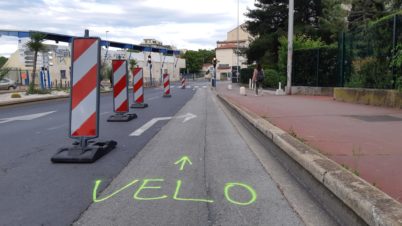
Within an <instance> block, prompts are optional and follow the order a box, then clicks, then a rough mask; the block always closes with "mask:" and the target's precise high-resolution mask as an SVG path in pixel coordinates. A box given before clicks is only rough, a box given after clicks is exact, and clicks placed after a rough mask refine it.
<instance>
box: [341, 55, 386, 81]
mask: <svg viewBox="0 0 402 226" xmlns="http://www.w3.org/2000/svg"><path fill="white" fill-rule="evenodd" d="M352 65H353V67H352V70H353V73H352V76H351V78H350V79H349V82H348V85H354V86H353V87H358V86H357V85H360V86H359V87H360V88H374V89H389V88H392V85H393V76H392V73H391V71H390V70H389V67H388V64H387V62H386V61H384V60H383V59H381V58H377V57H366V58H361V59H358V60H354V61H353V62H352ZM349 83H350V84H349Z"/></svg>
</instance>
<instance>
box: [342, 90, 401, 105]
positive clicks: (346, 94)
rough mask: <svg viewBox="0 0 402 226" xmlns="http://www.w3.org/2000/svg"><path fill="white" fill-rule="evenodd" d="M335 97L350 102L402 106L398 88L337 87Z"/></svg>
mask: <svg viewBox="0 0 402 226" xmlns="http://www.w3.org/2000/svg"><path fill="white" fill-rule="evenodd" d="M334 99H335V100H337V101H343V102H348V103H356V104H365V105H373V106H381V107H392V108H402V93H401V92H398V91H396V90H381V89H358V88H335V89H334Z"/></svg>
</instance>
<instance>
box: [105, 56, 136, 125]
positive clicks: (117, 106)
mask: <svg viewBox="0 0 402 226" xmlns="http://www.w3.org/2000/svg"><path fill="white" fill-rule="evenodd" d="M112 68H113V111H114V112H115V114H114V115H111V116H110V117H109V118H108V120H107V121H108V122H128V121H131V120H133V119H135V118H137V115H136V114H127V113H128V112H129V106H128V104H129V103H128V69H127V60H113V61H112Z"/></svg>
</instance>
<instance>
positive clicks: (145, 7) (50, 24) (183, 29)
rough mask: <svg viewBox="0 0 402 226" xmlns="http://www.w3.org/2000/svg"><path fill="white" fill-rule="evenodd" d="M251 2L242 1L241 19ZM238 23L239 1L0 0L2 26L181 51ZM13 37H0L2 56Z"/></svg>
mask: <svg viewBox="0 0 402 226" xmlns="http://www.w3.org/2000/svg"><path fill="white" fill-rule="evenodd" d="M253 4H254V0H240V23H243V22H244V21H246V17H245V16H244V13H245V12H246V11H247V8H252V7H253ZM236 26H237V0H114V1H113V0H0V30H2V29H12V30H39V31H47V32H55V33H61V34H69V35H82V34H83V33H84V29H85V28H88V29H89V30H90V34H91V35H92V36H99V37H101V38H105V35H106V31H109V33H108V40H114V41H121V42H129V43H133V44H139V43H140V42H141V41H142V39H144V38H156V39H158V40H160V41H162V42H163V43H164V44H168V45H175V46H177V47H178V48H180V49H193V50H197V49H200V48H203V49H212V48H215V46H216V41H218V40H225V39H226V33H227V32H228V31H229V30H231V29H233V28H235V27H236ZM15 50H17V39H16V38H10V37H5V36H2V37H0V55H3V56H9V55H10V54H11V53H13V52H14V51H15Z"/></svg>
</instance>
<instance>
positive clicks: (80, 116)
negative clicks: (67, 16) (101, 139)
mask: <svg viewBox="0 0 402 226" xmlns="http://www.w3.org/2000/svg"><path fill="white" fill-rule="evenodd" d="M99 53H100V41H99V39H97V38H76V39H74V41H73V51H72V70H73V73H72V78H71V79H72V84H71V87H72V88H71V109H70V137H72V138H96V137H98V135H99V129H98V125H99V76H98V75H99V65H100V59H99Z"/></svg>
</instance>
